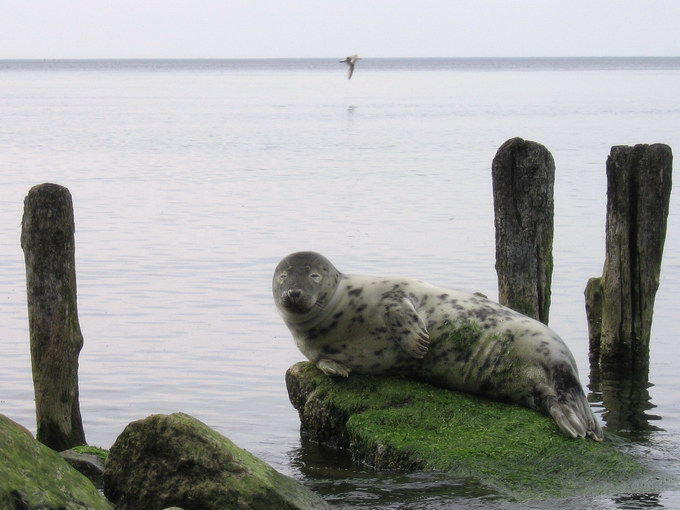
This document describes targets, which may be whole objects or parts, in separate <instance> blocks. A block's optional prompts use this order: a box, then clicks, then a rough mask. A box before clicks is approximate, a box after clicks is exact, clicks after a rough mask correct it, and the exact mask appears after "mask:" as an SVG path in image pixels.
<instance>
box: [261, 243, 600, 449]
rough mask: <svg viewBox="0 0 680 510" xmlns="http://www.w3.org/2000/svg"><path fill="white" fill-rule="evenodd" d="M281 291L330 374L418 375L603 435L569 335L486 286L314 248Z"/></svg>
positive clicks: (292, 324) (296, 332) (281, 270)
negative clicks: (375, 266) (476, 289)
mask: <svg viewBox="0 0 680 510" xmlns="http://www.w3.org/2000/svg"><path fill="white" fill-rule="evenodd" d="M272 290H273V294H274V301H275V302H276V307H277V309H278V311H279V313H280V314H281V316H282V318H283V320H284V322H285V323H286V325H287V326H288V329H289V330H290V331H291V333H292V335H293V338H294V340H295V343H296V345H297V347H298V348H299V349H300V351H301V352H302V353H303V354H304V355H305V356H306V357H307V358H308V359H309V360H310V361H311V362H312V363H314V364H315V365H316V366H317V367H318V368H319V369H321V370H322V371H323V372H324V373H325V374H326V375H329V376H333V377H348V376H349V375H350V373H352V372H354V373H358V374H373V375H382V374H384V375H401V376H407V377H412V378H416V379H420V380H424V381H427V382H430V383H432V384H435V385H437V386H442V387H445V388H450V389H454V390H459V391H464V392H469V393H475V394H479V395H484V396H486V397H489V398H493V399H496V400H503V401H511V402H515V403H517V404H520V405H523V406H526V407H528V408H530V409H534V410H536V411H539V412H541V413H543V414H545V415H548V416H550V417H552V418H553V420H554V421H555V422H556V423H557V425H558V427H559V428H560V429H561V430H562V431H563V432H564V433H565V434H566V435H568V436H570V437H589V438H592V439H594V440H597V441H600V440H602V438H603V434H602V430H601V428H600V426H599V424H598V422H597V420H596V419H595V416H594V415H593V412H592V410H591V409H590V406H589V404H588V401H587V400H586V396H585V394H584V392H583V389H582V387H581V385H580V383H579V379H578V373H577V368H576V363H575V361H574V357H573V356H572V354H571V352H570V351H569V349H568V347H567V346H566V345H565V343H564V342H563V341H562V339H561V338H560V337H559V336H558V335H557V334H556V333H555V332H553V331H552V330H551V329H550V328H548V327H547V326H546V325H545V324H543V323H541V322H538V321H536V320H534V319H531V318H529V317H527V316H524V315H522V314H520V313H518V312H516V311H514V310H511V309H510V308H507V307H505V306H502V305H500V304H498V303H495V302H493V301H491V300H489V299H486V298H485V297H484V296H483V295H481V294H468V293H465V292H459V291H456V290H450V289H443V288H439V287H435V286H434V285H430V284H428V283H425V282H422V281H420V280H415V279H410V278H401V277H398V278H380V277H371V276H357V275H345V274H342V273H341V272H340V271H338V270H337V269H336V268H335V266H333V264H332V263H331V262H330V261H329V260H328V259H327V258H326V257H324V256H323V255H320V254H318V253H314V252H297V253H293V254H291V255H289V256H287V257H285V258H284V259H283V260H282V261H281V262H280V263H279V264H278V266H277V267H276V270H275V271H274V277H273V282H272Z"/></svg>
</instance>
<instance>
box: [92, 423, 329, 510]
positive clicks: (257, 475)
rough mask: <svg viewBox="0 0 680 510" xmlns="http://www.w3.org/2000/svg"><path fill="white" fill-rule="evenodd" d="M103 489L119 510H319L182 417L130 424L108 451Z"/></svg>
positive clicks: (299, 490) (315, 499)
mask: <svg viewBox="0 0 680 510" xmlns="http://www.w3.org/2000/svg"><path fill="white" fill-rule="evenodd" d="M104 491H105V494H106V496H107V497H108V498H109V499H110V500H111V501H112V502H113V503H114V504H115V505H116V508H117V509H118V510H163V509H165V508H168V507H173V506H176V507H180V508H183V509H184V510H230V509H243V510H246V509H248V510H271V509H273V508H276V509H280V510H303V509H309V510H312V509H313V510H322V509H328V508H330V506H329V505H327V504H326V503H325V502H324V501H323V500H322V499H321V498H320V497H319V496H317V495H315V494H314V493H312V492H311V491H310V490H308V489H307V488H305V487H304V486H303V485H301V484H300V483H298V482H296V481H294V480H293V479H292V478H288V477H286V476H284V475H282V474H280V473H278V472H277V471H275V470H274V469H273V468H272V467H270V466H268V465H267V464H265V463H264V462H262V461H261V460H259V459H258V458H256V457H255V456H253V455H252V454H250V453H248V452H247V451H245V450H242V449H240V448H238V447H237V446H236V445H234V443H232V442H231V441H230V440H229V439H227V438H226V437H224V436H222V435H221V434H219V433H218V432H216V431H214V430H212V429H211V428H210V427H208V426H207V425H205V424H204V423H202V422H200V421H198V420H196V419H195V418H193V417H191V416H188V415H186V414H182V413H176V414H171V415H152V416H149V417H148V418H146V419H144V420H140V421H136V422H133V423H131V424H129V425H128V426H127V427H126V428H125V430H124V431H123V433H122V434H121V435H120V436H119V437H118V439H117V440H116V442H115V444H114V445H113V446H112V447H111V450H110V452H109V458H108V461H107V463H106V469H105V471H104Z"/></svg>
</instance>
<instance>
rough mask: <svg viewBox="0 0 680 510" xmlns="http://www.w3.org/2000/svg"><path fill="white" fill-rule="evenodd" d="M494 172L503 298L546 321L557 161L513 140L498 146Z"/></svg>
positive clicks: (544, 151) (533, 144) (503, 301)
mask: <svg viewBox="0 0 680 510" xmlns="http://www.w3.org/2000/svg"><path fill="white" fill-rule="evenodd" d="M491 174H492V179H493V199H494V213H495V226H496V272H497V274H498V295H499V301H500V302H501V304H504V305H506V306H509V307H510V308H512V309H514V310H517V311H518V312H521V313H523V314H525V315H528V316H529V317H533V318H535V319H538V320H540V321H541V322H543V323H545V324H547V323H548V316H549V311H550V283H551V280H552V269H553V258H552V242H553V214H554V205H553V204H554V202H553V189H554V182H555V162H554V161H553V157H552V155H551V154H550V151H548V149H546V148H545V147H544V146H543V145H541V144H539V143H536V142H531V141H527V140H523V139H521V138H512V139H510V140H508V141H507V142H505V143H504V144H503V145H502V146H501V147H500V148H499V149H498V152H497V153H496V156H495V157H494V159H493V163H492V166H491Z"/></svg>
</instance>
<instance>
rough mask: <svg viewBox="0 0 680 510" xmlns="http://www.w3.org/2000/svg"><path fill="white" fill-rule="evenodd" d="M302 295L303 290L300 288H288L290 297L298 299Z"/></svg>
mask: <svg viewBox="0 0 680 510" xmlns="http://www.w3.org/2000/svg"><path fill="white" fill-rule="evenodd" d="M301 295H302V291H301V290H300V289H289V290H288V297H289V298H290V299H292V300H296V299H298V298H299V297H300V296H301Z"/></svg>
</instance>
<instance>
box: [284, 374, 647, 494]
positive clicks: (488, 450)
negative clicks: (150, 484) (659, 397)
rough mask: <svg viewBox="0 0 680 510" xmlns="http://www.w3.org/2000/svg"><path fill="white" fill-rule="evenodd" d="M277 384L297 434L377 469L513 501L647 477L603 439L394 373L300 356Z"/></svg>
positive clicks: (611, 487)
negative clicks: (445, 480)
mask: <svg viewBox="0 0 680 510" xmlns="http://www.w3.org/2000/svg"><path fill="white" fill-rule="evenodd" d="M286 384H287V386H288V394H289V396H290V400H291V403H292V404H293V406H294V407H295V408H296V409H297V410H298V412H299V414H300V421H301V430H302V433H303V434H305V435H306V436H307V437H308V438H309V439H310V440H312V441H315V442H319V443H321V444H324V445H329V446H332V447H335V448H338V447H339V448H346V449H348V450H349V451H350V452H351V454H352V456H353V458H354V460H355V461H357V462H361V463H365V464H368V465H370V466H373V467H375V468H378V469H408V470H440V471H448V472H450V473H452V475H454V476H456V477H461V478H467V479H471V480H474V481H476V482H479V483H481V484H482V485H485V486H486V487H489V488H491V489H493V490H495V491H497V492H499V493H501V494H505V495H508V496H511V497H514V498H516V499H530V498H535V497H543V496H551V497H554V496H573V495H577V494H579V495H584V494H611V493H614V492H615V491H616V490H617V489H618V490H628V491H629V490H632V487H633V486H635V487H641V486H642V485H641V484H644V483H646V480H647V477H646V476H645V475H646V471H645V469H644V468H643V467H642V466H641V465H640V464H639V463H638V461H637V460H636V459H635V458H633V457H632V456H630V455H628V454H625V453H622V452H621V451H619V450H617V449H616V448H615V447H614V446H613V445H612V444H611V443H607V442H605V443H597V442H595V441H591V440H586V439H570V438H567V437H566V436H564V435H563V434H561V433H560V431H559V429H558V428H557V426H556V425H555V423H554V422H553V421H552V420H551V419H550V418H548V417H546V416H543V415H541V414H539V413H537V412H535V411H531V410H529V409H526V408H523V407H519V406H516V405H512V404H505V403H501V402H495V401H491V400H487V399H484V398H481V397H476V396H473V395H468V394H463V393H459V392H456V391H452V390H447V389H440V388H436V387H433V386H431V385H428V384H425V383H421V382H417V381H412V380H406V379H400V378H394V377H377V376H362V375H354V374H353V375H351V376H350V377H349V378H348V379H340V380H338V379H331V378H329V377H327V376H325V375H324V374H323V373H322V372H321V371H320V370H318V369H317V368H316V367H314V365H312V364H311V363H308V362H302V363H298V364H296V365H293V366H292V367H291V368H289V369H288V371H287V373H286ZM643 480H644V482H643Z"/></svg>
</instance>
